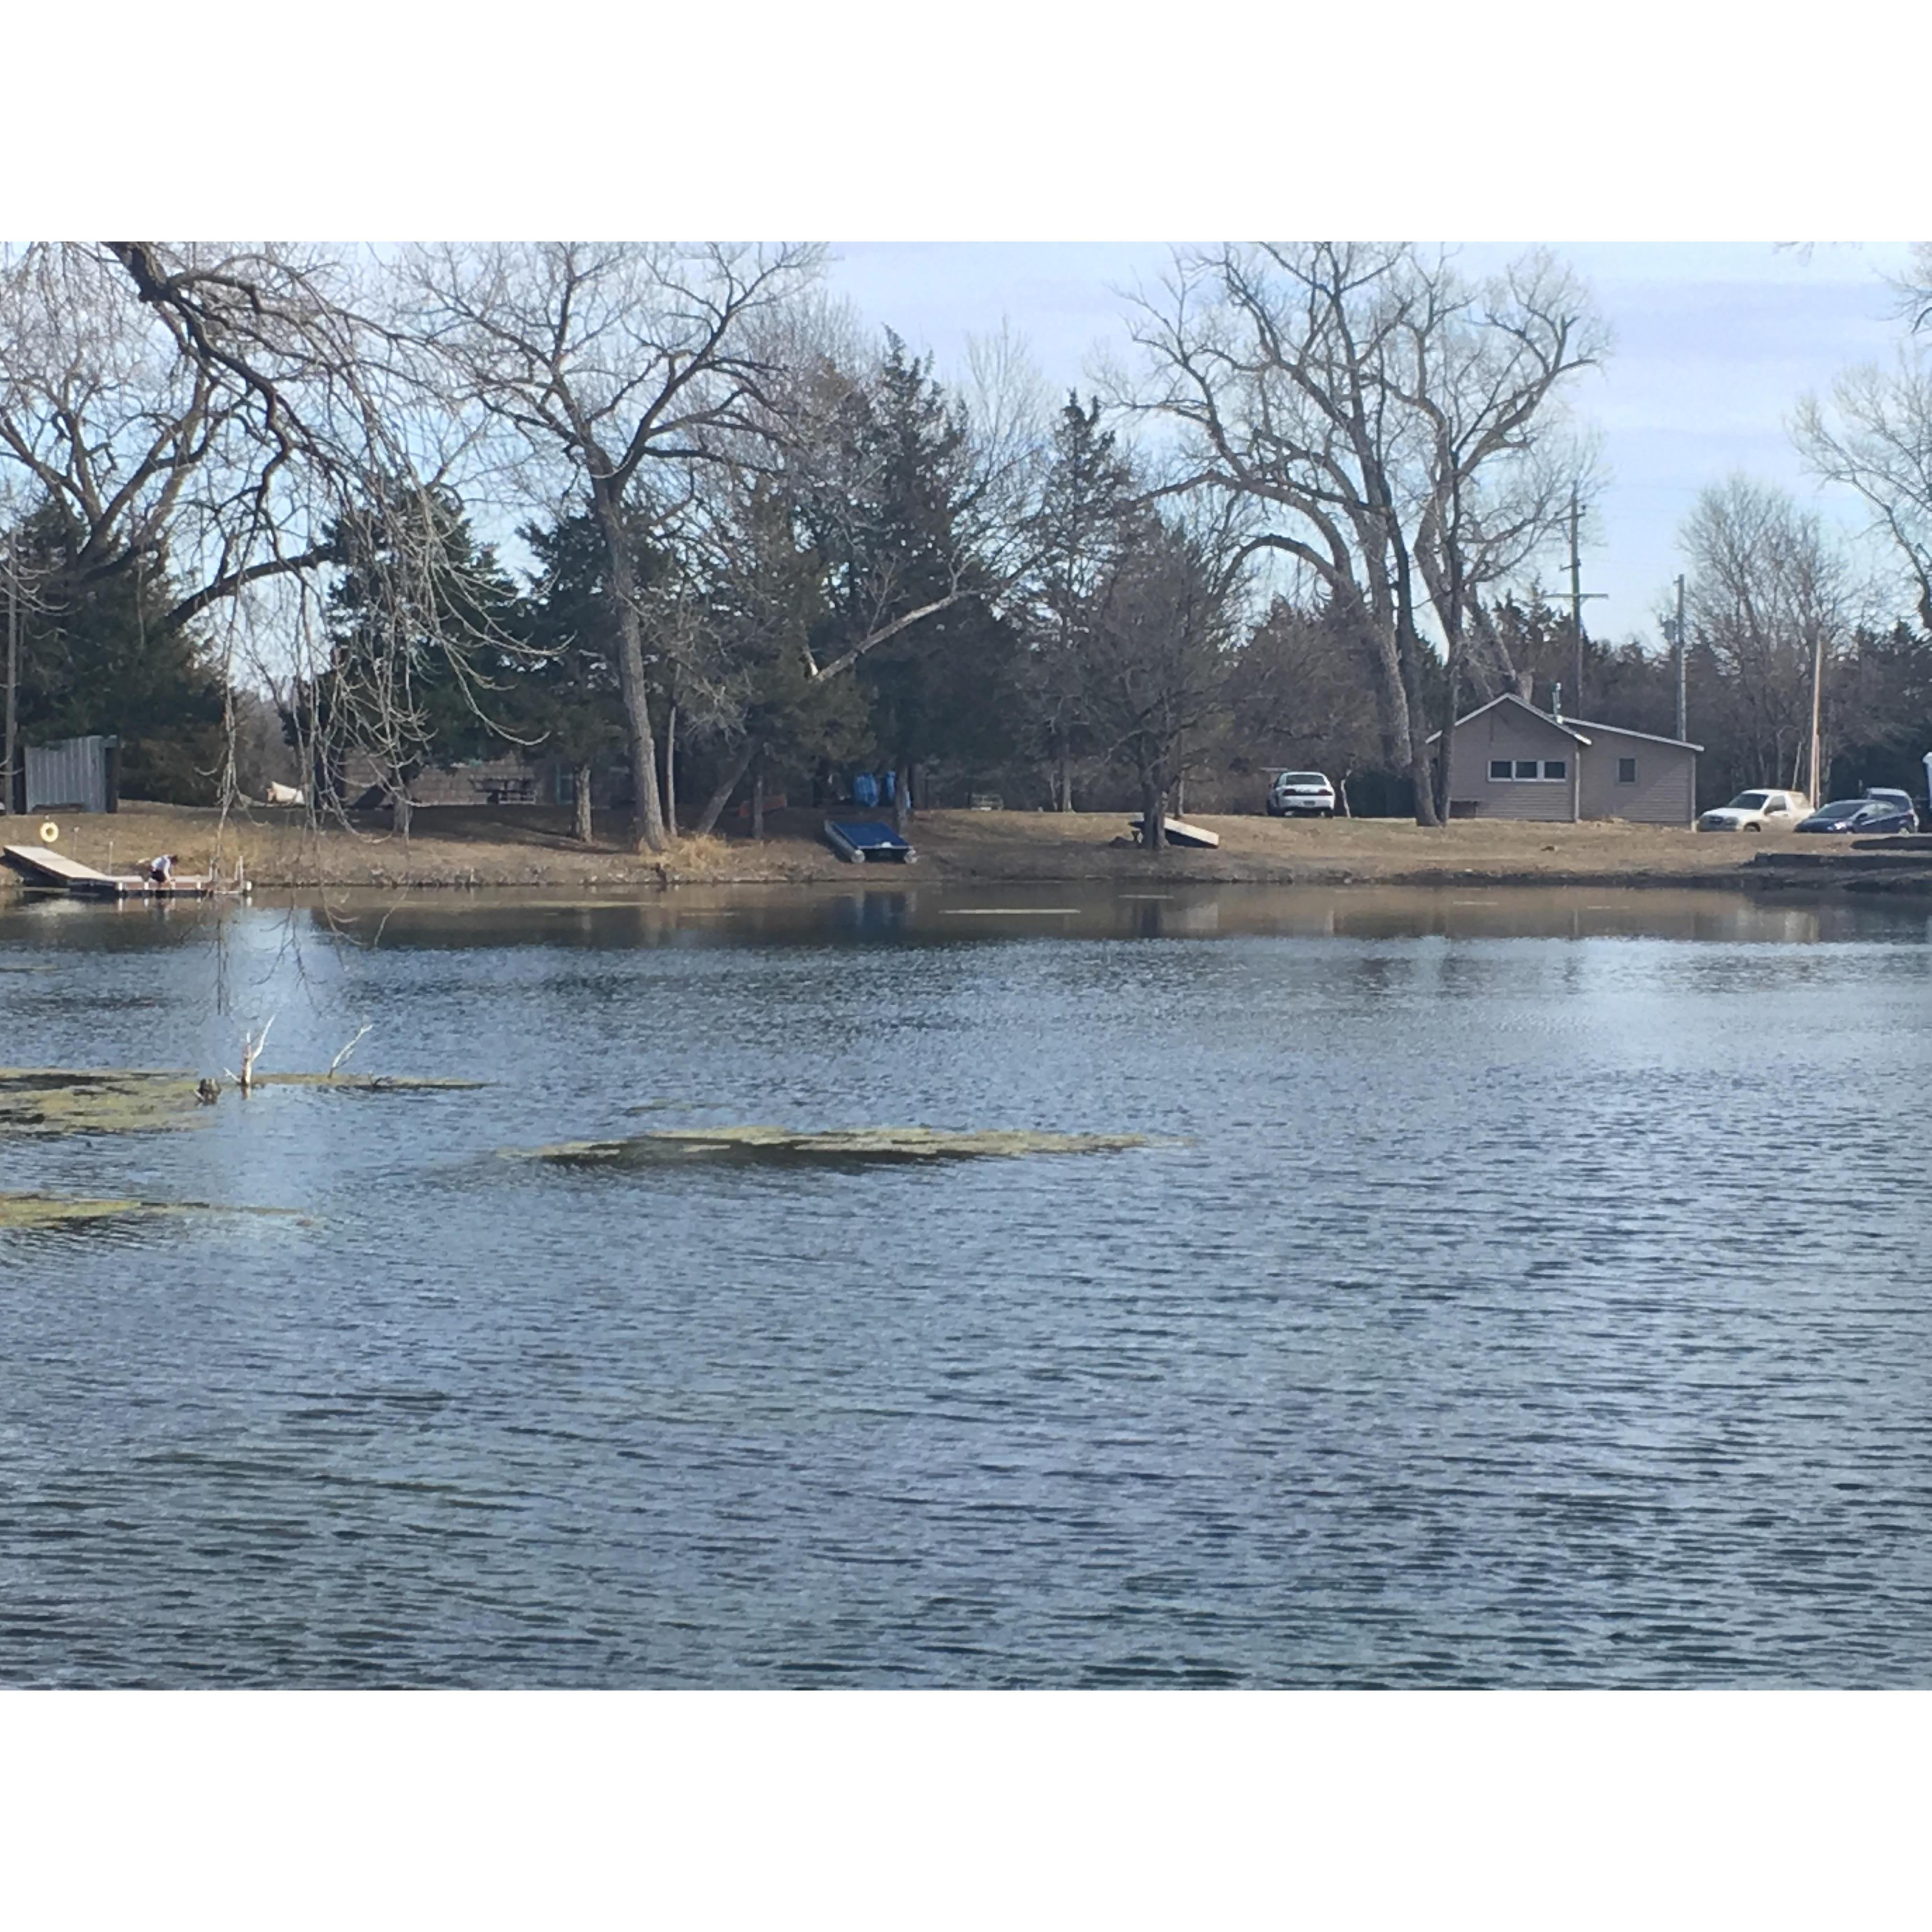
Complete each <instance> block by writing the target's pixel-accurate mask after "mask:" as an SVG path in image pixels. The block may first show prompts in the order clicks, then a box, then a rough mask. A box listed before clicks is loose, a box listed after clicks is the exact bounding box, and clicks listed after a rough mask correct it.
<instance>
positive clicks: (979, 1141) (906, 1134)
mask: <svg viewBox="0 0 1932 1932" xmlns="http://www.w3.org/2000/svg"><path fill="white" fill-rule="evenodd" d="M1149 1145H1151V1142H1149V1141H1148V1139H1147V1138H1146V1136H1145V1135H1142V1134H1046V1133H1031V1132H1029V1131H1027V1130H1021V1129H998V1128H996V1129H993V1130H989V1131H986V1132H983V1133H946V1132H944V1131H942V1130H940V1129H938V1128H934V1127H828V1128H825V1129H823V1130H820V1131H818V1132H816V1133H807V1132H800V1131H798V1130H794V1129H792V1128H789V1127H712V1128H687V1129H674V1128H667V1129H665V1130H663V1131H662V1132H660V1133H649V1134H634V1135H632V1136H630V1137H628V1139H623V1140H610V1141H564V1142H560V1143H559V1144H558V1145H556V1146H554V1147H542V1148H531V1149H529V1151H527V1154H526V1158H527V1159H529V1160H541V1161H544V1162H547V1163H550V1165H552V1166H561V1167H620V1168H653V1167H668V1166H677V1165H679V1164H682V1163H690V1162H693V1161H709V1162H714V1163H736V1164H741V1165H761V1166H776V1167H784V1166H821V1167H850V1166H895V1165H896V1166H905V1165H910V1164H913V1163H921V1162H930V1161H946V1160H1017V1159H1019V1158H1020V1157H1023V1156H1025V1155H1028V1154H1118V1153H1122V1152H1124V1151H1126V1150H1127V1149H1128V1148H1144V1147H1147V1146H1149Z"/></svg>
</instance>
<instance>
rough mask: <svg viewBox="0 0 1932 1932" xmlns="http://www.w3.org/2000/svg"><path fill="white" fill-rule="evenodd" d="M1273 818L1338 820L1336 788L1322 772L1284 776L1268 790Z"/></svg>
mask: <svg viewBox="0 0 1932 1932" xmlns="http://www.w3.org/2000/svg"><path fill="white" fill-rule="evenodd" d="M1268 816H1269V817H1271V818H1297V817H1322V818H1333V817H1334V816H1335V787H1334V786H1333V785H1331V784H1330V783H1329V782H1328V780H1327V779H1326V778H1324V777H1323V776H1322V774H1321V773H1320V772H1282V773H1280V775H1279V776H1277V778H1276V779H1275V781H1274V784H1271V785H1270V786H1269V787H1268Z"/></svg>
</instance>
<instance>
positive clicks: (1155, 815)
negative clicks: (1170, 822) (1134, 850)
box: [1141, 778, 1167, 852]
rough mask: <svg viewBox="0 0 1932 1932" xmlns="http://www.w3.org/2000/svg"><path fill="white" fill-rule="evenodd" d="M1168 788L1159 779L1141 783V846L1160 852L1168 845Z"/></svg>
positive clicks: (1146, 779) (1148, 779)
mask: <svg viewBox="0 0 1932 1932" xmlns="http://www.w3.org/2000/svg"><path fill="white" fill-rule="evenodd" d="M1166 807H1167V788H1166V786H1164V785H1163V784H1161V783H1160V781H1159V780H1158V779H1156V778H1143V779H1142V781H1141V846H1142V850H1145V851H1148V852H1159V851H1160V850H1163V849H1164V848H1165V847H1166V844H1167V825H1166V818H1167V810H1166Z"/></svg>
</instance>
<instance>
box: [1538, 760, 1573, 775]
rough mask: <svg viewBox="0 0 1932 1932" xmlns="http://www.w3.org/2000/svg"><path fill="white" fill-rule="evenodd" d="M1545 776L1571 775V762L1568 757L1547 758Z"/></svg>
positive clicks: (1544, 767) (1544, 764)
mask: <svg viewBox="0 0 1932 1932" xmlns="http://www.w3.org/2000/svg"><path fill="white" fill-rule="evenodd" d="M1543 775H1544V777H1545V778H1568V776H1569V775H1570V762H1569V760H1568V759H1567V758H1545V759H1544V761H1543Z"/></svg>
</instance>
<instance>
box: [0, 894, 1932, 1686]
mask: <svg viewBox="0 0 1932 1932" xmlns="http://www.w3.org/2000/svg"><path fill="white" fill-rule="evenodd" d="M1928 941H1932V929H1929V928H1928V919H1927V913H1926V909H1925V908H1924V907H1923V906H1922V905H1921V906H1918V907H1910V906H1907V905H1903V904H1892V905H1886V904H1880V903H1876V902H1874V903H1872V904H1862V905H1833V906H1823V907H1820V906H1816V905H1814V906H1805V907H1792V906H1788V905H1784V906H1781V905H1777V904H1772V905H1769V906H1765V905H1760V904H1754V903H1753V902H1752V901H1750V900H1748V899H1746V898H1742V897H1733V896H1731V895H1721V894H1717V893H1712V892H1687V893H1684V894H1671V893H1625V894H1619V893H1616V892H1607V891H1604V892H1597V891H1590V892H1567V893H1543V894H1538V893H1528V892H1524V893H1502V892H1499V893H1491V894H1487V895H1482V896H1481V897H1478V896H1477V895H1474V894H1472V893H1466V892H1465V893H1460V894H1459V893H1457V892H1441V893H1428V892H1406V893H1398V892H1368V891H1359V890H1358V891H1355V892H1339V893H1324V892H1317V891H1310V890H1307V889H1263V888H1253V889H1247V888H1233V887H1224V888H1217V889H1184V888H1180V887H1175V888H1172V889H1168V890H1166V891H1165V892H1163V890H1162V889H1161V888H1160V886H1158V885H1157V884H1151V885H1150V886H1148V887H1147V888H1146V889H1145V892H1143V893H1141V894H1139V895H1135V894H1130V893H1125V892H1123V893H1115V892H1111V891H1109V892H1094V891H1092V890H1091V889H1086V888H1077V887H1067V886H1053V887H1041V888H1032V889H1028V888H1016V887H1013V886H1002V887H998V888H996V889H986V890H983V891H979V892H970V891H965V890H953V891H948V890H944V889H939V888H938V887H935V886H932V885H929V884H923V883H922V884H920V885H919V886H917V887H916V888H911V887H902V886H900V885H899V884H898V882H897V881H895V882H894V884H893V886H892V887H889V888H886V887H882V888H878V889H869V890H863V891H862V890H859V889H856V888H855V889H851V890H849V891H838V892H835V891H832V890H829V889H817V890H809V891H808V890H805V889H799V890H798V891H796V892H787V891H782V890H770V891H750V890H745V891H736V892H709V893H705V892H679V893H676V894H671V895H661V896H659V897H658V898H653V899H652V900H650V901H648V902H646V903H643V904H612V903H598V902H595V901H571V902H565V901H556V902H541V901H531V900H522V901H507V900H505V901H490V900H489V899H487V898H484V897H483V896H481V895H460V896H458V895H452V897H450V898H441V897H435V896H427V895H425V896H422V897H419V898H414V899H411V900H409V901H404V902H402V903H400V904H397V903H394V902H392V901H377V900H374V899H362V900H344V901H341V903H340V904H338V905H337V906H336V907H334V908H333V909H332V910H329V911H328V912H325V911H323V910H321V909H320V908H318V907H315V906H314V905H308V904H295V905H287V904H282V905H278V904H272V903H268V902H258V903H257V904H256V905H254V907H252V908H251V909H249V910H246V911H242V912H235V911H229V912H227V913H222V914H220V915H217V914H216V913H214V912H213V911H211V910H209V909H208V908H205V907H193V906H189V905H181V906H176V907H169V908H164V909H160V908H145V907H127V908H126V909H115V908H103V907H89V906H86V905H82V904H68V903H65V902H61V903H52V904H32V905H16V906H13V907H10V908H5V909H0V1061H6V1062H8V1063H10V1064H16V1065H26V1066H51V1065H79V1066H129V1065H133V1066H148V1067H188V1068H192V1069H193V1070H196V1072H201V1073H219V1072H220V1069H221V1068H222V1067H223V1066H227V1067H233V1066H236V1065H237V1064H239V1061H238V1058H237V1055H238V1050H239V1038H240V1036H241V1034H242V1029H243V1028H244V1027H245V1025H251V1024H257V1023H259V1022H260V1021H262V1020H263V1019H267V1018H268V1017H269V1016H270V1015H273V1016H275V1022H274V1028H273V1031H272V1035H271V1038H270V1043H269V1049H268V1051H267V1052H266V1055H265V1057H264V1059H263V1066H264V1067H265V1068H266V1069H271V1070H272V1069H278V1068H279V1069H284V1070H297V1069H305V1068H319V1067H323V1066H326V1064H327V1063H328V1061H329V1059H330V1058H331V1057H332V1055H334V1053H335V1051H336V1049H338V1047H340V1046H341V1045H342V1044H343V1043H344V1041H345V1040H347V1039H348V1037H350V1035H351V1034H353V1033H354V1032H355V1031H356V1028H358V1027H359V1026H361V1025H363V1024H364V1023H365V1022H368V1023H371V1029H372V1030H371V1032H370V1034H369V1035H368V1037H367V1038H366V1039H365V1040H364V1041H363V1042H362V1045H361V1046H359V1048H358V1049H356V1054H355V1055H354V1057H353V1059H352V1060H351V1061H350V1069H351V1070H356V1069H360V1070H363V1071H365V1072H367V1073H397V1074H415V1075H446V1076H449V1075H460V1076H475V1077H477V1078H480V1079H484V1080H487V1081H488V1082H490V1085H488V1086H487V1087H485V1088H483V1089H481V1091H475V1092H416V1093H401V1092H398V1093H392V1094H351V1093H336V1094H330V1093H321V1092H316V1091H306V1090H303V1089H300V1088H284V1089H271V1090H269V1091H265V1092H263V1093H261V1094H257V1096H256V1097H254V1098H252V1099H251V1100H248V1101H246V1102H244V1101H243V1100H241V1099H240V1098H239V1097H238V1096H237V1095H236V1094H234V1093H233V1091H230V1092H229V1093H228V1094H225V1095H224V1097H223V1099H222V1100H221V1102H220V1104H219V1105H218V1106H216V1107H214V1108H212V1109H201V1110H198V1111H197V1113H196V1118H195V1119H194V1120H193V1121H192V1122H191V1124H190V1125H189V1126H188V1127H186V1128H184V1130H181V1131H178V1132H169V1133H149V1134H145V1135H138V1136H115V1137H108V1136H100V1137H92V1138H80V1139H69V1140H65V1141H22V1140H12V1141H5V1142H0V1187H4V1188H9V1189H13V1190H25V1189H49V1190H63V1191H67V1192H71V1193H84V1194H89V1195H95V1196H103V1195H108V1196H121V1195H133V1196H143V1197H148V1198H151V1199H160V1200H170V1201H195V1202H213V1203H217V1204H227V1205H233V1206H236V1207H241V1206H248V1207H262V1208H282V1209H289V1210H294V1211H297V1212H296V1213H295V1214H289V1215H282V1216H272V1217H269V1216H261V1215H255V1214H229V1213H214V1212H206V1213H201V1212H198V1213H195V1214H189V1215H187V1216H183V1217H169V1218H166V1219H155V1220H140V1219H128V1220H119V1221H115V1222H111V1223H101V1224H96V1225H95V1226H89V1227H84V1228H80V1229H69V1230H67V1231H65V1232H59V1233H53V1232H39V1233H32V1234H28V1233H25V1232H15V1233H13V1234H5V1233H0V1372H4V1374H5V1400H4V1405H3V1406H0V1679H4V1680H5V1681H6V1682H12V1683H17V1684H26V1683H61V1684H117V1685H120V1684H156V1685H181V1684H213V1683H251V1684H271V1685H325V1684H330V1685H586V1686H590V1685H823V1684H835V1683H837V1684H863V1685H1568V1684H1589V1685H1718V1684H1734V1683H1742V1682H1768V1683H1804V1684H1835V1685H1852V1684H1855V1685H1925V1684H1928V1683H1932V1286H1928V1282H1927V1275H1928V1269H1927V1250H1928V1245H1932V1244H1929V1243H1928V1235H1932V1213H1928V1210H1927V1196H1926V1189H1925V1182H1924V1176H1925V1166H1926V1163H1925V1148H1926V1142H1927V1128H1926V1125H1925V1122H1924V1113H1925V1108H1926V1104H1927V1084H1928V1083H1927V1073H1928V1070H1932V943H1928ZM747 1123H771V1124H778V1125H781V1126H785V1127H805V1128H813V1127H838V1126H843V1127H859V1126H880V1125H891V1126H906V1125H925V1126H929V1127H941V1128H949V1129H962V1130H972V1129H983V1128H1028V1129H1039V1130H1052V1131H1055V1132H1064V1133H1088V1132H1093V1133H1136V1134H1141V1135H1145V1136H1148V1138H1149V1141H1150V1142H1151V1144H1150V1145H1148V1146H1146V1147H1144V1148H1137V1149H1135V1150H1133V1151H1127V1152H1121V1153H1113V1154H1083V1155H1064V1154H1063V1155H1052V1156H1047V1155H1041V1156H1036V1157H1028V1158H1024V1159H1019V1160H984V1161H974V1162H961V1163H950V1164H943V1165H942V1164H933V1165H929V1166H894V1167H883V1168H864V1167H859V1166H840V1167H832V1168H829V1169H810V1168H799V1167H795V1166H791V1167H761V1166H745V1165H716V1164H711V1163H704V1162H695V1163H687V1164H685V1165H682V1166H676V1167H674V1168H660V1169H653V1170H645V1171H585V1170H582V1169H568V1168H560V1167H553V1166H546V1165H544V1164H543V1163H539V1162H532V1161H530V1160H523V1159H517V1158H511V1157H506V1156H505V1153H504V1150H507V1149H519V1148H524V1149H527V1148H533V1147H535V1146H538V1145H541V1144H545V1143H550V1142H559V1141H564V1140H569V1139H583V1138H588V1137H598V1136H625V1135H634V1134H637V1133H643V1132H646V1131H649V1130H652V1129H654V1128H662V1127H673V1128H674V1127H703V1126H707V1125H712V1124H747Z"/></svg>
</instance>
